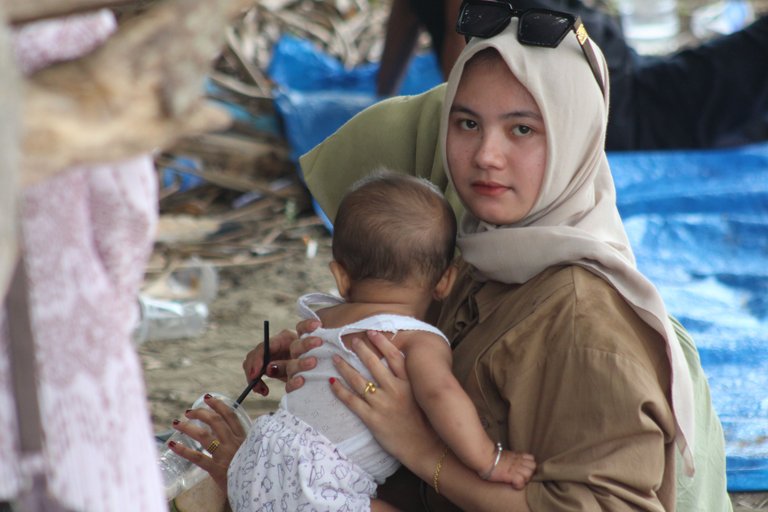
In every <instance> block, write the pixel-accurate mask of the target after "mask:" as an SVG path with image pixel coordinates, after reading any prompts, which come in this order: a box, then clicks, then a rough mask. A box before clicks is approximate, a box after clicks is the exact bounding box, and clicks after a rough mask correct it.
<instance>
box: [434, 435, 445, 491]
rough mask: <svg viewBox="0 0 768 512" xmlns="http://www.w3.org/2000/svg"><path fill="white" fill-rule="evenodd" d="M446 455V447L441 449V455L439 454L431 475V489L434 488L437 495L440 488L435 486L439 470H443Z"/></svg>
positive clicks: (438, 479)
mask: <svg viewBox="0 0 768 512" xmlns="http://www.w3.org/2000/svg"><path fill="white" fill-rule="evenodd" d="M447 454H448V447H447V446H446V447H445V448H443V453H441V454H440V457H439V458H438V459H437V464H435V472H434V474H433V475H432V487H434V488H435V492H436V493H437V494H440V487H439V486H438V485H437V484H438V482H439V481H440V470H441V469H443V462H445V456H446V455H447Z"/></svg>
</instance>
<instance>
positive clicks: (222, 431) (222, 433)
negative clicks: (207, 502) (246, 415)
mask: <svg viewBox="0 0 768 512" xmlns="http://www.w3.org/2000/svg"><path fill="white" fill-rule="evenodd" d="M205 403H206V404H207V405H208V407H210V408H211V409H210V410H209V409H204V408H200V409H189V410H187V412H186V413H185V416H186V417H187V418H188V419H190V420H200V421H202V422H203V423H205V424H206V425H208V427H209V428H210V429H206V428H204V427H201V426H200V425H196V424H194V423H191V422H183V421H179V420H174V422H173V428H175V429H176V430H178V431H179V432H182V433H184V434H186V435H188V436H189V437H191V438H192V439H194V440H195V441H197V442H198V443H200V444H201V445H202V446H205V447H207V450H208V452H209V453H210V454H211V456H210V457H209V456H207V455H205V454H204V453H202V452H199V451H197V450H193V449H192V448H189V447H187V446H184V445H183V444H181V443H175V442H173V441H171V442H169V443H168V447H169V448H170V449H171V450H172V451H173V452H174V453H176V454H178V455H180V456H181V457H184V458H185V459H187V460H189V461H190V462H192V463H194V464H195V465H197V466H200V467H201V468H202V469H204V470H205V471H206V472H208V474H209V475H211V478H212V479H213V481H214V482H216V484H217V485H218V486H219V487H220V488H221V489H222V490H223V491H224V492H225V493H226V492H227V469H229V464H230V463H231V462H232V459H233V458H234V457H235V453H236V452H237V450H238V448H240V445H241V444H243V441H245V436H246V434H247V433H246V431H245V429H244V428H243V426H242V425H241V424H240V420H238V419H237V416H236V415H235V412H234V411H233V410H232V409H231V408H230V407H229V406H228V405H227V404H225V403H224V402H222V401H221V400H218V399H216V398H215V397H213V396H211V395H206V396H205Z"/></svg>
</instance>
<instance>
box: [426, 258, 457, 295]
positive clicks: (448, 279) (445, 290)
mask: <svg viewBox="0 0 768 512" xmlns="http://www.w3.org/2000/svg"><path fill="white" fill-rule="evenodd" d="M458 271H459V269H458V268H457V267H456V265H449V266H448V268H447V269H446V270H445V272H443V276H442V277H441V278H440V280H439V281H438V282H437V285H435V291H434V292H432V297H434V298H435V300H443V299H445V298H446V297H447V296H448V294H449V293H451V289H453V284H454V283H455V282H456V276H457V274H458Z"/></svg>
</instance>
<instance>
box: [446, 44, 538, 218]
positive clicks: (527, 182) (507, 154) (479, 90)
mask: <svg viewBox="0 0 768 512" xmlns="http://www.w3.org/2000/svg"><path fill="white" fill-rule="evenodd" d="M544 128H545V127H544V120H543V118H542V115H541V112H540V110H539V107H538V106H537V105H536V102H535V101H534V99H533V96H531V94H530V93H529V92H528V90H527V89H526V88H525V87H523V85H522V84H521V83H520V82H519V81H518V80H517V79H516V78H515V76H514V75H513V74H512V72H511V71H510V70H509V68H508V67H507V65H506V64H505V63H504V61H503V60H502V59H501V57H499V56H494V57H490V56H482V57H481V58H480V59H477V60H472V61H470V62H469V63H467V66H466V67H465V69H464V72H463V74H462V78H461V81H460V82H459V86H458V89H457V91H456V97H455V98H454V100H453V105H452V106H451V111H450V117H449V121H448V140H447V142H446V152H447V157H448V166H449V168H450V172H451V176H452V178H453V183H454V185H455V187H456V191H457V192H458V193H459V197H460V198H461V200H462V202H463V203H464V206H466V207H467V208H468V209H469V211H470V212H472V214H473V215H474V216H475V217H477V218H478V219H480V220H483V221H485V222H488V223H491V224H497V225H505V224H513V223H515V222H518V221H520V220H521V219H523V218H524V217H525V216H526V215H527V214H528V213H529V212H530V211H531V208H533V205H534V203H535V202H536V198H537V197H538V195H539V190H540V188H541V182H542V180H543V178H544V169H545V167H546V155H547V137H546V133H545V130H544Z"/></svg>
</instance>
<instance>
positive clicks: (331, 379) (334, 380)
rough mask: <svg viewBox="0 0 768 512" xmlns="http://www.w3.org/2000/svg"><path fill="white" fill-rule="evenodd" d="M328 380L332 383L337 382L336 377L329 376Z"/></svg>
mask: <svg viewBox="0 0 768 512" xmlns="http://www.w3.org/2000/svg"><path fill="white" fill-rule="evenodd" d="M328 382H330V383H331V384H333V383H334V382H336V379H334V378H333V377H331V378H329V379H328Z"/></svg>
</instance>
